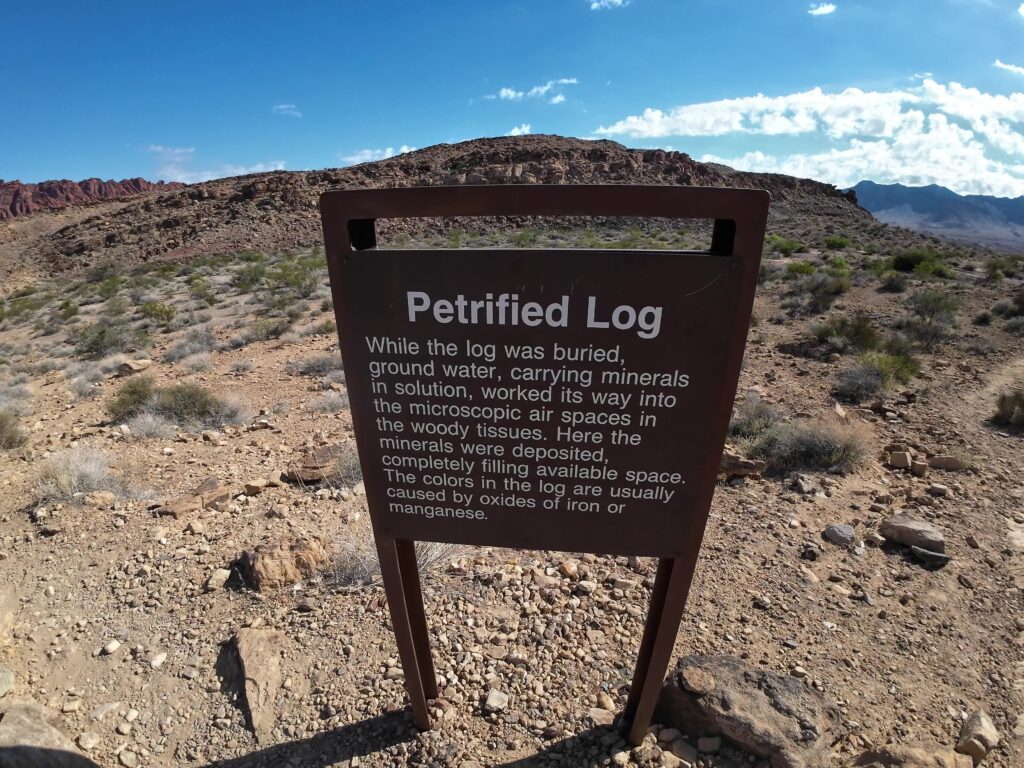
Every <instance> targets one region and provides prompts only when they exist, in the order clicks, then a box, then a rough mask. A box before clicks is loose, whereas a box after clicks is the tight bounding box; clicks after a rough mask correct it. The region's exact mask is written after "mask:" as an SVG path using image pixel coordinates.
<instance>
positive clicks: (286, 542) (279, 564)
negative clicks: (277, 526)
mask: <svg viewBox="0 0 1024 768" xmlns="http://www.w3.org/2000/svg"><path fill="white" fill-rule="evenodd" d="M328 561H329V558H328V555H327V549H326V548H325V547H324V544H323V542H322V541H321V540H320V539H318V538H315V537H310V538H305V539H292V538H284V539H281V540H279V541H274V542H264V543H263V544H260V545H259V546H258V547H256V548H255V549H253V550H251V551H247V552H243V553H242V556H241V557H240V558H239V559H238V569H239V570H240V571H241V573H242V576H243V577H244V578H245V580H246V581H247V582H248V583H249V584H250V585H251V586H252V588H253V589H255V590H258V591H260V592H263V591H266V590H268V589H275V588H280V587H288V586H291V585H292V584H297V583H298V582H300V581H302V580H304V579H308V578H310V577H311V576H315V575H316V574H318V573H320V572H321V571H322V570H323V569H324V568H325V567H326V566H327V564H328Z"/></svg>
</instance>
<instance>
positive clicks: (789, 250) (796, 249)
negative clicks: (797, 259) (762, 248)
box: [765, 233, 807, 256]
mask: <svg viewBox="0 0 1024 768" xmlns="http://www.w3.org/2000/svg"><path fill="white" fill-rule="evenodd" d="M765 244H766V245H767V246H768V251H769V252H770V253H781V254H782V255H783V256H792V255H793V254H794V253H800V252H802V251H806V250H807V248H806V247H805V246H804V244H803V243H801V242H799V241H797V240H793V239H792V238H789V237H783V236H782V235H777V234H775V233H772V234H770V235H768V237H766V238H765Z"/></svg>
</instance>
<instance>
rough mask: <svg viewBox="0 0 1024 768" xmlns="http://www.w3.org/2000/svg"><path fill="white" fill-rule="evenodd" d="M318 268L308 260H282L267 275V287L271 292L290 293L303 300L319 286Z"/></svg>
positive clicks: (317, 265)
mask: <svg viewBox="0 0 1024 768" xmlns="http://www.w3.org/2000/svg"><path fill="white" fill-rule="evenodd" d="M319 266H320V265H319V264H314V263H312V262H311V261H310V260H309V259H297V258H287V259H284V260H282V261H281V262H279V263H278V264H277V265H276V266H275V267H274V268H273V269H272V270H270V272H269V273H268V274H267V282H268V285H269V287H270V289H271V291H274V292H280V291H285V292H291V293H294V294H297V295H299V296H302V297H303V298H305V297H307V296H310V295H312V293H313V292H314V291H315V290H316V289H317V286H319V285H320V281H321V277H320V269H319Z"/></svg>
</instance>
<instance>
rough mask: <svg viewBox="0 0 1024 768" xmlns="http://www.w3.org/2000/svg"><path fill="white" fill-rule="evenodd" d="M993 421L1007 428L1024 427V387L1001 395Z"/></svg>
mask: <svg viewBox="0 0 1024 768" xmlns="http://www.w3.org/2000/svg"><path fill="white" fill-rule="evenodd" d="M992 421H994V422H995V423H996V424H1000V425H1002V426H1005V427H1024V385H1019V386H1017V387H1015V388H1014V389H1012V390H1010V391H1007V392H1003V393H1002V394H1001V395H999V399H998V400H997V401H996V412H995V415H994V416H993V417H992Z"/></svg>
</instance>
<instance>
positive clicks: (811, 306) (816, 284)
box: [796, 274, 850, 313]
mask: <svg viewBox="0 0 1024 768" xmlns="http://www.w3.org/2000/svg"><path fill="white" fill-rule="evenodd" d="M848 290H850V279H849V278H848V277H834V276H831V275H823V274H815V275H809V276H807V277H805V278H803V279H802V280H801V281H800V284H799V286H798V288H797V290H796V292H797V293H798V294H802V295H804V296H805V302H804V305H803V309H804V311H806V312H812V313H816V312H824V311H825V310H826V309H828V308H829V307H830V306H832V302H834V301H835V300H836V299H837V298H839V297H840V296H841V295H842V294H844V293H846V292H847V291H848Z"/></svg>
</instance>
